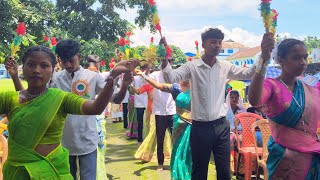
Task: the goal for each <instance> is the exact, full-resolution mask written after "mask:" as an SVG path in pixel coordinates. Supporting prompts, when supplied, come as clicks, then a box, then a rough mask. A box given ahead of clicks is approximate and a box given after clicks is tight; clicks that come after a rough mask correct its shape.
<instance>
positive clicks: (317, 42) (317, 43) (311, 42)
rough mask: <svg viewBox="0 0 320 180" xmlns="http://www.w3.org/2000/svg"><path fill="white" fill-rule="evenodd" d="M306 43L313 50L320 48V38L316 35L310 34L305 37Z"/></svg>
mask: <svg viewBox="0 0 320 180" xmlns="http://www.w3.org/2000/svg"><path fill="white" fill-rule="evenodd" d="M304 43H305V44H306V46H307V47H308V50H309V51H311V50H312V49H313V48H319V47H320V39H318V38H317V37H316V36H315V37H312V36H308V37H307V38H305V39H304Z"/></svg>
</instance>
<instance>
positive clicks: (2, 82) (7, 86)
mask: <svg viewBox="0 0 320 180" xmlns="http://www.w3.org/2000/svg"><path fill="white" fill-rule="evenodd" d="M22 84H23V86H24V87H25V88H26V87H27V82H25V81H23V82H22ZM3 91H15V88H14V85H13V82H12V80H11V79H0V92H3Z"/></svg>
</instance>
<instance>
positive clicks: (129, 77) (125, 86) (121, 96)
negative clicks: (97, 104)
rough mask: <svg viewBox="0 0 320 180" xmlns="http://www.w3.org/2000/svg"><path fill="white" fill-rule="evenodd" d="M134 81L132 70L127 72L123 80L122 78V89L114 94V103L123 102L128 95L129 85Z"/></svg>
mask: <svg viewBox="0 0 320 180" xmlns="http://www.w3.org/2000/svg"><path fill="white" fill-rule="evenodd" d="M132 81H133V75H132V72H129V73H125V74H124V75H123V80H122V84H121V88H120V91H119V92H118V93H116V94H115V95H114V98H113V103H115V104H121V103H122V101H123V99H124V98H125V97H126V94H127V90H128V87H129V85H130V84H131V83H132Z"/></svg>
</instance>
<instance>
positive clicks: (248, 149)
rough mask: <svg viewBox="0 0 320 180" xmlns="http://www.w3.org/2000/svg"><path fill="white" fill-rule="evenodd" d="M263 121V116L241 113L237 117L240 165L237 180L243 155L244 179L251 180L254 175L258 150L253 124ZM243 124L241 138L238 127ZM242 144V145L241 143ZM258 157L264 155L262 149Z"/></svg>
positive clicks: (235, 122) (238, 164) (235, 121)
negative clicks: (254, 162)
mask: <svg viewBox="0 0 320 180" xmlns="http://www.w3.org/2000/svg"><path fill="white" fill-rule="evenodd" d="M261 119H263V118H262V117H261V116H259V115H257V114H254V113H240V114H237V115H236V116H235V120H234V126H235V127H236V128H235V130H236V137H237V143H238V153H239V156H238V163H237V176H236V177H237V179H238V174H239V173H238V172H239V167H240V158H241V155H242V156H243V157H244V163H245V164H244V168H245V173H244V179H245V180H250V179H251V175H252V171H253V169H252V166H251V164H252V160H253V159H254V158H255V156H256V150H255V146H254V139H253V136H252V133H251V127H252V124H253V123H255V122H256V121H257V120H261ZM240 124H241V127H242V130H241V136H240V135H239V132H238V128H237V127H238V125H240ZM240 142H241V143H240ZM257 153H258V156H261V155H262V148H258V150H257Z"/></svg>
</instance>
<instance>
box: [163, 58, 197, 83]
mask: <svg viewBox="0 0 320 180" xmlns="http://www.w3.org/2000/svg"><path fill="white" fill-rule="evenodd" d="M190 66H191V62H187V63H186V64H183V65H182V66H180V67H179V68H178V69H172V67H171V65H170V64H169V63H168V60H163V61H162V65H161V67H162V72H163V79H164V80H165V81H166V83H170V84H172V83H178V82H181V81H184V80H188V79H190V77H191V73H190Z"/></svg>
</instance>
